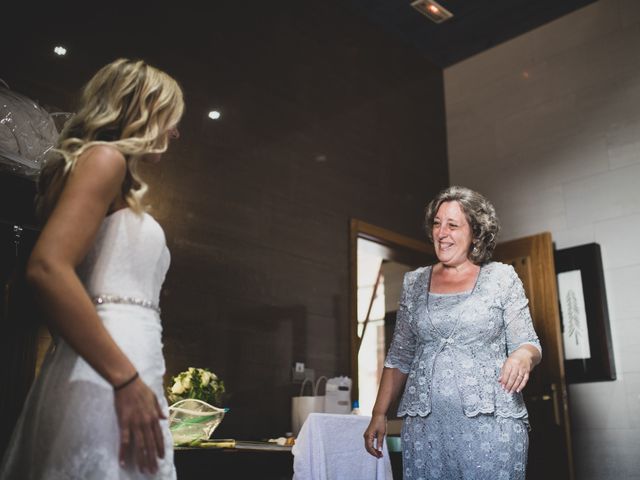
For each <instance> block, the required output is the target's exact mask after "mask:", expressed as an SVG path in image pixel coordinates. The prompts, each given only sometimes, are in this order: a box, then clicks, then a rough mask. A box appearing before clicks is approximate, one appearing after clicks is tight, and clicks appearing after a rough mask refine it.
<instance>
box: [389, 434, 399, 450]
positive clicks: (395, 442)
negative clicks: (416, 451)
mask: <svg viewBox="0 0 640 480" xmlns="http://www.w3.org/2000/svg"><path fill="white" fill-rule="evenodd" d="M387 449H388V450H389V451H390V452H401V451H402V440H401V439H400V437H397V436H387Z"/></svg>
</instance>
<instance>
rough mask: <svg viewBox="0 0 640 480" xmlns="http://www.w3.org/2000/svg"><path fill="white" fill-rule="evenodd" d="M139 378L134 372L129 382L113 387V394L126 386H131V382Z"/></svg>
mask: <svg viewBox="0 0 640 480" xmlns="http://www.w3.org/2000/svg"><path fill="white" fill-rule="evenodd" d="M139 376H140V374H139V373H138V371H137V370H136V373H134V374H133V377H131V378H130V379H129V380H127V381H126V382H124V383H121V384H120V385H114V386H113V390H114V391H115V392H117V391H118V390H122V389H123V388H124V387H126V386H127V385H131V384H132V383H133V382H135V381H136V379H137V378H138V377H139Z"/></svg>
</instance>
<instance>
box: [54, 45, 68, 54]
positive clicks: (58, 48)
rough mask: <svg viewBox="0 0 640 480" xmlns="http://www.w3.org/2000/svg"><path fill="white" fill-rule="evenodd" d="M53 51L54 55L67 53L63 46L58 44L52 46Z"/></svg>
mask: <svg viewBox="0 0 640 480" xmlns="http://www.w3.org/2000/svg"><path fill="white" fill-rule="evenodd" d="M53 52H54V53H55V54H56V55H59V56H61V57H64V56H65V55H66V54H67V49H66V48H64V47H63V46H60V45H56V46H55V47H53Z"/></svg>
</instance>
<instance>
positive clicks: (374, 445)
mask: <svg viewBox="0 0 640 480" xmlns="http://www.w3.org/2000/svg"><path fill="white" fill-rule="evenodd" d="M386 433H387V417H386V416H385V415H382V414H375V413H374V414H373V416H372V417H371V422H369V426H368V427H367V430H366V431H365V432H364V448H365V449H366V450H367V452H369V453H370V454H371V455H373V456H374V457H376V458H380V457H382V443H383V441H384V437H385V435H386Z"/></svg>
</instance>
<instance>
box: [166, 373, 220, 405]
mask: <svg viewBox="0 0 640 480" xmlns="http://www.w3.org/2000/svg"><path fill="white" fill-rule="evenodd" d="M171 384H172V385H171V387H169V388H168V389H167V396H168V398H169V402H170V403H175V402H177V401H179V400H186V399H188V398H196V399H198V400H202V401H203V402H207V403H208V404H210V405H215V406H217V407H220V406H222V396H223V395H224V393H225V388H224V382H223V381H222V380H221V379H219V378H218V376H217V375H216V374H215V373H213V372H212V371H211V370H208V369H206V368H194V367H189V368H188V369H187V370H186V371H184V372H181V373H179V374H178V375H176V376H175V377H173V378H172V379H171Z"/></svg>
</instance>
